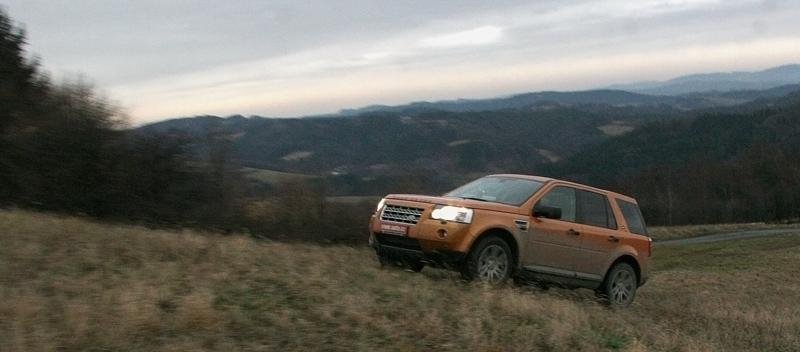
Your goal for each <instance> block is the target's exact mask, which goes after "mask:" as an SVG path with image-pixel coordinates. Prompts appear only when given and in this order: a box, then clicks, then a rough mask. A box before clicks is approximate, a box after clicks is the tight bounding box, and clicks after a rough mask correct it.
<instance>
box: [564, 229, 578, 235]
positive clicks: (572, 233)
mask: <svg viewBox="0 0 800 352" xmlns="http://www.w3.org/2000/svg"><path fill="white" fill-rule="evenodd" d="M567 234H568V235H573V236H580V234H581V233H580V232H578V231H575V230H573V229H569V231H567Z"/></svg>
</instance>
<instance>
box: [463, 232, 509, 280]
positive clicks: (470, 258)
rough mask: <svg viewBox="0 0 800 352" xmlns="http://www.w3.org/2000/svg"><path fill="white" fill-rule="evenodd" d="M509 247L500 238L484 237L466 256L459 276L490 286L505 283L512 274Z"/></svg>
mask: <svg viewBox="0 0 800 352" xmlns="http://www.w3.org/2000/svg"><path fill="white" fill-rule="evenodd" d="M513 255H514V254H513V252H511V247H510V246H509V245H508V243H506V241H505V240H503V239H502V238H500V237H497V236H490V237H485V238H483V239H481V240H480V242H478V244H477V245H475V247H473V249H472V250H471V251H470V252H469V254H468V255H467V259H466V261H465V263H464V267H463V268H462V270H461V276H462V277H463V278H464V279H466V280H477V281H481V282H485V283H488V284H490V285H500V284H503V283H505V282H506V281H507V280H508V279H509V278H511V277H512V276H513V273H514V267H513V265H514V257H513Z"/></svg>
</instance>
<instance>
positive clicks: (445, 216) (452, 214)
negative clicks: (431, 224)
mask: <svg viewBox="0 0 800 352" xmlns="http://www.w3.org/2000/svg"><path fill="white" fill-rule="evenodd" d="M431 218H433V219H436V220H446V221H456V222H463V223H465V224H469V223H471V222H472V209H467V208H462V207H454V206H452V205H437V206H436V207H434V208H433V212H431Z"/></svg>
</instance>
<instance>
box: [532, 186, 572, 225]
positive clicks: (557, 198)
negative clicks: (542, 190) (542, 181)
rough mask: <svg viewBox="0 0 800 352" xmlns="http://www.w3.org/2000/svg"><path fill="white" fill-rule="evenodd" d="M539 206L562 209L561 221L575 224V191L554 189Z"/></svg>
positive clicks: (559, 187) (562, 188)
mask: <svg viewBox="0 0 800 352" xmlns="http://www.w3.org/2000/svg"><path fill="white" fill-rule="evenodd" d="M539 204H542V205H546V206H549V207H557V208H561V220H564V221H570V222H575V189H573V188H570V187H564V186H558V187H554V188H553V189H551V190H550V192H547V194H546V195H545V196H544V197H542V199H540V200H539Z"/></svg>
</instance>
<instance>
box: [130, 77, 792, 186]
mask: <svg viewBox="0 0 800 352" xmlns="http://www.w3.org/2000/svg"><path fill="white" fill-rule="evenodd" d="M787 67H790V66H784V67H783V68H780V69H774V70H767V71H769V72H772V73H773V74H774V73H775V72H783V71H786V70H789V69H788V68H787ZM789 71H790V70H789ZM702 76H703V75H695V76H694V77H701V78H698V80H703V79H705V80H707V81H710V78H702ZM712 76H719V75H717V74H712V75H709V77H712ZM722 76H724V77H727V76H725V75H724V74H723V75H722ZM745 76H746V75H745ZM776 77H777V76H776ZM796 92H800V85H798V84H797V83H795V84H791V85H782V86H778V87H772V88H769V89H763V90H734V91H726V92H720V91H710V92H691V93H686V94H681V95H677V96H672V95H650V94H643V93H633V92H627V91H621V90H611V89H600V90H589V91H579V92H536V93H525V94H519V95H514V96H510V97H504V98H496V99H476V100H453V101H440V102H419V103H412V104H407V105H401V106H371V107H366V108H361V109H353V110H346V111H343V112H342V113H341V114H337V115H335V116H327V117H306V118H282V119H274V118H263V117H258V116H254V117H243V116H238V115H237V116H231V117H227V118H223V117H217V116H196V117H187V118H180V119H173V120H167V121H162V122H158V123H154V124H150V125H146V126H142V127H140V128H138V129H137V130H138V132H140V133H144V134H159V135H165V136H180V137H181V138H185V139H187V140H189V141H191V144H190V147H191V148H192V149H193V150H195V151H196V155H197V158H198V159H202V158H203V155H207V154H208V152H209V150H210V149H209V148H211V146H210V145H209V143H210V142H213V141H217V142H219V141H223V142H224V143H227V144H228V147H229V149H227V150H230V154H229V155H230V157H231V158H232V160H233V161H234V162H236V163H237V164H238V165H240V166H242V167H249V168H255V169H266V170H274V171H281V172H289V173H301V174H311V175H327V176H337V177H339V178H340V179H341V177H342V176H348V177H351V179H349V181H347V182H348V186H352V187H353V188H352V189H353V190H356V189H360V191H353V192H350V193H359V192H360V193H364V194H378V193H382V192H383V191H385V190H386V188H385V187H388V186H387V185H390V184H393V183H392V182H395V181H391V180H390V181H385V182H384V183H383V184H382V185H381V186H375V187H374V188H365V186H364V184H365V183H369V182H372V181H369V180H373V179H375V178H376V177H377V178H381V177H384V178H386V177H389V178H391V177H397V176H399V175H404V174H408V173H415V174H425V175H429V176H430V177H439V178H440V179H441V180H443V181H442V182H443V183H442V184H445V183H447V182H453V180H454V179H457V178H458V177H467V176H468V175H470V174H480V173H486V172H525V171H530V170H535V169H537V168H539V167H545V166H546V167H550V166H553V167H555V166H557V165H562V164H563V165H567V164H564V162H565V160H583V159H575V158H579V157H580V155H587V156H589V155H591V157H588V159H589V160H595V159H596V160H595V161H597V162H600V161H602V160H603V159H602V158H600V156H598V154H597V153H596V152H593V150H596V149H595V146H603V145H604V144H601V143H604V142H606V141H611V140H616V139H617V138H619V137H620V136H626V135H629V134H632V135H636V133H637V131H639V130H640V129H641V128H643V127H645V126H652V125H653V124H654V123H661V122H664V121H674V120H685V119H691V118H694V117H697V116H703V115H713V114H717V115H719V114H727V115H731V114H736V115H741V114H748V113H752V112H755V111H764V110H768V109H773V108H775V107H776V106H778V105H779V104H780V102H783V101H785V99H786V98H785V97H786V96H787V95H793V94H794V95H795V96H797V93H796ZM720 126H721V125H720ZM659 143H660V142H659ZM654 147H657V146H654ZM601 154H602V153H601ZM570 164H571V165H578V166H576V167H577V169H575V168H559V169H557V170H556V169H554V171H553V174H578V173H580V172H579V171H581V170H578V169H580V167H579V166H580V165H579V164H581V163H577V164H576V163H570ZM584 164H586V163H584ZM586 165H588V164H586ZM598 167H599V166H595V167H593V168H592V169H597V168H598ZM545 170H546V169H545ZM558 170H561V171H558ZM595 176H596V175H595ZM442 187H445V186H442ZM366 189H369V190H366ZM348 192H349V191H344V192H343V193H346V194H349V193H348Z"/></svg>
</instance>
